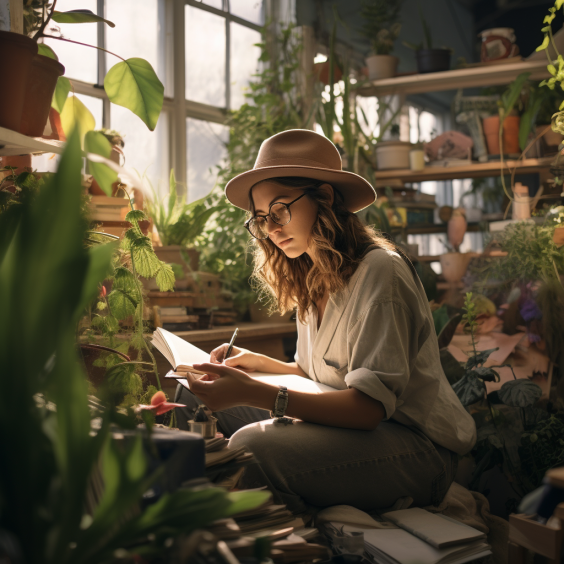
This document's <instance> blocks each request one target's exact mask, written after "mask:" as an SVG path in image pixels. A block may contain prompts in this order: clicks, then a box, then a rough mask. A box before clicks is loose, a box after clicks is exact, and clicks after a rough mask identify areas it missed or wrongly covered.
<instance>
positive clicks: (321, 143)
mask: <svg viewBox="0 0 564 564" xmlns="http://www.w3.org/2000/svg"><path fill="white" fill-rule="evenodd" d="M283 176H299V177H302V178H311V179H312V180H321V181H323V182H327V183H328V184H331V186H333V188H334V189H336V190H338V191H339V192H340V193H341V195H342V196H343V199H344V202H345V206H346V207H347V209H348V210H349V211H351V212H357V211H360V210H362V209H364V208H365V207H367V206H369V205H370V204H372V203H373V202H374V201H375V200H376V192H375V190H374V188H372V186H371V184H370V183H369V182H367V181H366V180H365V179H364V178H362V176H359V175H358V174H354V173H353V172H347V171H345V170H343V163H342V162H341V155H339V151H337V147H335V145H333V143H331V141H329V139H327V137H324V136H323V135H319V134H318V133H315V132H314V131H310V130H309V129H290V130H289V131H283V132H282V133H277V134H276V135H273V136H272V137H270V138H268V139H267V140H266V141H263V143H262V145H261V146H260V149H259V153H258V156H257V160H256V162H255V166H254V168H253V169H252V170H248V171H247V172H243V173H241V174H239V175H238V176H236V177H235V178H233V179H231V180H230V181H229V182H228V183H227V186H226V187H225V196H226V197H227V199H228V200H229V201H230V202H231V203H232V204H233V205H234V206H237V207H238V208H241V209H244V210H247V211H250V207H249V191H250V189H251V187H252V186H254V185H255V184H256V183H257V182H261V181H262V180H268V179H269V178H276V177H283Z"/></svg>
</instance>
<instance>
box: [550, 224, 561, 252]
mask: <svg viewBox="0 0 564 564" xmlns="http://www.w3.org/2000/svg"><path fill="white" fill-rule="evenodd" d="M552 240H553V241H554V244H555V245H556V246H557V247H561V246H562V245H564V225H563V226H561V227H557V228H556V229H555V230H554V233H553V234H552Z"/></svg>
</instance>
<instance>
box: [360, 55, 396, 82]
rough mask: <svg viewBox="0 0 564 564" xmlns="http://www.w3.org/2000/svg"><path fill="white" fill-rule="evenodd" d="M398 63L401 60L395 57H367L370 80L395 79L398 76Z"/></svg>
mask: <svg viewBox="0 0 564 564" xmlns="http://www.w3.org/2000/svg"><path fill="white" fill-rule="evenodd" d="M398 63H399V59H398V58H397V57H395V56H394V55H371V56H370V57H366V66H367V67H368V78H369V79H370V80H381V79H383V78H393V77H394V76H396V72H397V70H398Z"/></svg>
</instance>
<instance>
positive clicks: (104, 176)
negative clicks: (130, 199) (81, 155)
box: [84, 131, 118, 196]
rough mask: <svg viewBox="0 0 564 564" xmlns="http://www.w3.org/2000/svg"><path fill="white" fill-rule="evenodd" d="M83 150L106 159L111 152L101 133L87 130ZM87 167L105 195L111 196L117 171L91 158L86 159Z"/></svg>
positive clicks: (108, 143)
mask: <svg viewBox="0 0 564 564" xmlns="http://www.w3.org/2000/svg"><path fill="white" fill-rule="evenodd" d="M84 150H85V151H86V153H94V154H96V155H100V156H102V157H105V158H106V159H107V158H109V157H110V154H111V152H112V146H111V145H110V142H109V141H108V140H107V139H106V138H105V137H104V136H103V135H102V134H101V133H98V132H97V131H88V132H87V133H86V136H85V138H84ZM88 167H89V170H90V172H91V173H92V176H94V178H95V179H96V182H97V183H98V185H99V186H100V188H102V190H103V191H104V192H105V193H106V195H107V196H111V195H112V184H113V183H114V182H116V181H117V178H118V176H117V172H116V171H115V170H112V169H111V168H110V167H109V166H108V165H107V164H105V163H97V162H94V161H91V160H88Z"/></svg>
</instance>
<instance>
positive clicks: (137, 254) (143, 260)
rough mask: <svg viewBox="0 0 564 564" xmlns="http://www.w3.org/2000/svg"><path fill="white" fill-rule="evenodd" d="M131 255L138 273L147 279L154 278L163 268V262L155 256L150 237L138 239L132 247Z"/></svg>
mask: <svg viewBox="0 0 564 564" xmlns="http://www.w3.org/2000/svg"><path fill="white" fill-rule="evenodd" d="M131 255H132V257H133V261H134V262H135V268H136V269H137V273H138V274H140V275H141V276H144V277H145V278H153V276H155V275H156V274H157V272H158V271H159V269H160V267H161V261H160V260H159V259H158V258H157V255H155V251H153V247H152V246H151V240H150V239H149V238H148V237H143V238H142V239H137V240H135V241H134V242H133V244H132V245H131Z"/></svg>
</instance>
